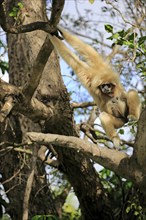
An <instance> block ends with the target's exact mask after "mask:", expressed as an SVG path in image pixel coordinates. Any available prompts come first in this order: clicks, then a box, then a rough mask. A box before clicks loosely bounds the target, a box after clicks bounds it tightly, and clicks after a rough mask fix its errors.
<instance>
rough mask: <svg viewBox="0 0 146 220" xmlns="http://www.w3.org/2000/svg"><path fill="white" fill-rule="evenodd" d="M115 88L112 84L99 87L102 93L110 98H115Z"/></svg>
mask: <svg viewBox="0 0 146 220" xmlns="http://www.w3.org/2000/svg"><path fill="white" fill-rule="evenodd" d="M114 87H115V85H113V84H112V83H105V84H102V85H100V86H99V89H100V91H101V92H102V93H104V94H106V95H108V96H113V93H114Z"/></svg>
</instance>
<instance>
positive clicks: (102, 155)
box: [27, 132, 140, 181]
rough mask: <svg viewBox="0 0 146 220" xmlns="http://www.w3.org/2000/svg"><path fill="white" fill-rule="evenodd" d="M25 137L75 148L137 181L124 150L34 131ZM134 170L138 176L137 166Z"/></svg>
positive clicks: (42, 142)
mask: <svg viewBox="0 0 146 220" xmlns="http://www.w3.org/2000/svg"><path fill="white" fill-rule="evenodd" d="M27 137H28V138H29V140H30V141H31V142H37V143H39V144H44V145H48V144H53V145H55V146H57V147H65V148H71V149H75V150H76V151H77V152H78V153H80V152H81V153H84V154H85V155H86V156H88V157H90V158H91V159H92V160H93V161H95V162H97V163H99V164H101V165H102V166H104V167H106V168H108V169H110V170H112V171H114V172H116V173H117V174H119V175H120V176H123V177H125V178H127V179H131V180H133V181H137V179H136V177H135V172H134V171H133V170H134V167H133V165H132V166H131V165H130V158H129V156H128V155H127V154H125V153H124V152H120V151H117V150H111V149H107V148H104V147H99V146H98V145H95V144H92V143H90V142H87V141H84V140H81V139H79V138H76V137H69V136H63V135H54V134H42V133H36V132H29V133H27ZM134 166H135V165H134ZM135 170H136V171H137V176H140V175H138V172H140V171H139V170H138V169H137V167H135ZM132 171H133V172H132ZM139 181H140V180H139Z"/></svg>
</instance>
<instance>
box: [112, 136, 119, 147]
mask: <svg viewBox="0 0 146 220" xmlns="http://www.w3.org/2000/svg"><path fill="white" fill-rule="evenodd" d="M113 144H114V147H115V148H116V149H119V148H120V138H119V137H114V138H113Z"/></svg>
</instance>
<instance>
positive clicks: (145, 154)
mask: <svg viewBox="0 0 146 220" xmlns="http://www.w3.org/2000/svg"><path fill="white" fill-rule="evenodd" d="M137 130H138V131H137V135H136V141H135V145H134V155H133V156H134V157H136V158H137V162H138V164H139V165H140V166H141V168H142V170H145V172H146V150H145V148H146V108H145V109H144V110H143V111H142V113H141V116H140V119H139V122H138V128H137Z"/></svg>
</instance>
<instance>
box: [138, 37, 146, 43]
mask: <svg viewBox="0 0 146 220" xmlns="http://www.w3.org/2000/svg"><path fill="white" fill-rule="evenodd" d="M145 41H146V36H144V37H140V38H139V40H138V44H139V45H141V44H143V43H144V42H145Z"/></svg>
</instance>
